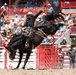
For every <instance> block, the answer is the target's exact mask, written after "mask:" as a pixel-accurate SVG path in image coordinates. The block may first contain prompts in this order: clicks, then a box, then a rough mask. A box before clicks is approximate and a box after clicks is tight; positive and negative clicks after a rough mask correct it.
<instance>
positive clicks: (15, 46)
mask: <svg viewBox="0 0 76 75" xmlns="http://www.w3.org/2000/svg"><path fill="white" fill-rule="evenodd" d="M60 26H63V24H60V23H59V24H57V25H55V24H52V23H51V24H50V23H49V22H48V21H46V22H44V24H43V25H40V26H37V28H38V30H35V34H34V38H33V40H34V41H33V45H34V48H35V47H37V46H38V45H39V44H40V43H41V42H42V41H43V39H44V38H46V37H47V36H48V35H54V34H55V33H56V32H57V30H58V29H59V28H60ZM27 38H28V37H27V36H24V35H22V34H20V35H13V37H12V38H11V40H10V42H9V44H8V46H7V47H6V49H7V50H8V51H9V58H10V59H11V60H13V59H15V55H16V51H17V50H19V56H20V58H19V62H18V65H17V67H16V68H14V69H18V68H19V66H20V63H21V60H22V57H23V53H26V57H25V61H24V65H23V66H22V69H25V66H26V64H27V62H28V59H29V57H30V54H31V53H32V41H31V40H30V41H29V47H28V48H25V42H26V39H27Z"/></svg>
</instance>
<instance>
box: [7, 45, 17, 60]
mask: <svg viewBox="0 0 76 75" xmlns="http://www.w3.org/2000/svg"><path fill="white" fill-rule="evenodd" d="M5 48H6V49H7V50H8V53H9V58H10V59H11V60H14V59H15V55H16V50H14V49H13V48H12V47H9V46H8V47H5Z"/></svg>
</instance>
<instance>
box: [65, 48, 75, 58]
mask: <svg viewBox="0 0 76 75" xmlns="http://www.w3.org/2000/svg"><path fill="white" fill-rule="evenodd" d="M66 54H67V55H68V56H70V57H71V58H75V54H76V50H71V49H70V50H69V51H67V53H66Z"/></svg>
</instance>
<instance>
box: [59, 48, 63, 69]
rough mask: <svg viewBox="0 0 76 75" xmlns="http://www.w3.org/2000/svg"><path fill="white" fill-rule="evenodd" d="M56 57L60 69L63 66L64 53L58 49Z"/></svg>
mask: <svg viewBox="0 0 76 75" xmlns="http://www.w3.org/2000/svg"><path fill="white" fill-rule="evenodd" d="M58 57H59V67H60V69H62V68H63V64H64V52H63V51H62V48H59V52H58Z"/></svg>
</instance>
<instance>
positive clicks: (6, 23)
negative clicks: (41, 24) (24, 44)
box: [0, 0, 76, 46]
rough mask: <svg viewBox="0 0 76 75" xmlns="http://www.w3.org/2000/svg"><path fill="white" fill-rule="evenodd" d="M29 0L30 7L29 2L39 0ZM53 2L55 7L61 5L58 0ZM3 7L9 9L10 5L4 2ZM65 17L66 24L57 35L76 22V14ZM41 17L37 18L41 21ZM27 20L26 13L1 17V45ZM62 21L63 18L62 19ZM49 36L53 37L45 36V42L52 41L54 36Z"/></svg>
mask: <svg viewBox="0 0 76 75" xmlns="http://www.w3.org/2000/svg"><path fill="white" fill-rule="evenodd" d="M29 1H30V0H28V2H27V5H28V7H29V8H30V6H29V3H31V2H37V1H38V0H32V1H30V2H29ZM43 3H44V2H43ZM53 4H54V6H55V7H57V8H58V7H59V1H58V0H54V2H53ZM1 9H4V10H8V5H7V4H6V3H4V5H2V6H1ZM64 18H65V26H63V27H60V29H59V30H58V31H57V33H56V34H55V36H57V35H61V34H62V33H63V32H64V31H66V29H67V28H68V27H70V26H71V25H74V24H76V16H75V15H71V14H65V15H64ZM39 19H40V17H39ZM39 19H37V20H38V21H39ZM37 20H36V22H37ZM25 21H26V14H25V15H20V14H15V15H14V16H9V14H7V15H6V16H2V17H0V38H1V39H0V46H2V42H3V41H4V40H7V39H10V38H11V35H12V34H13V33H15V32H18V31H20V29H21V27H22V26H23V25H24V23H25ZM58 21H59V20H58V19H56V20H55V23H57V22H58ZM60 21H62V20H60ZM49 37H51V36H48V37H47V38H45V39H44V40H43V42H44V43H51V42H52V41H51V40H52V38H49ZM6 38H7V39H6ZM56 39H57V37H56V38H55V40H56Z"/></svg>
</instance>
